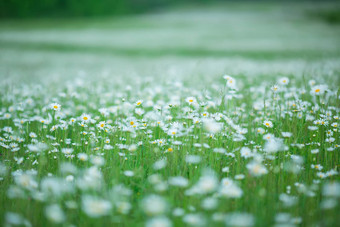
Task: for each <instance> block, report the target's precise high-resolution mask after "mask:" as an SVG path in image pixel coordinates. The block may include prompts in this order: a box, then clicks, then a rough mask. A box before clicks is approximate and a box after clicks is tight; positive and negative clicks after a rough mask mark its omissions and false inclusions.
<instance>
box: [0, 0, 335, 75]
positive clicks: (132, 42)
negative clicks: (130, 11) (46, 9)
mask: <svg viewBox="0 0 340 227" xmlns="http://www.w3.org/2000/svg"><path fill="white" fill-rule="evenodd" d="M337 7H339V5H336V4H335V3H324V4H321V3H287V4H283V3H281V4H280V3H257V4H256V3H242V4H241V3H239V4H235V3H234V4H233V3H229V4H221V5H212V6H209V7H208V6H206V7H196V8H194V7H187V8H174V9H170V10H167V11H164V12H159V13H153V14H147V15H137V16H130V17H126V18H124V17H123V18H122V17H117V18H101V19H61V20H57V19H51V20H42V19H40V20H39V19H31V20H25V21H3V22H1V23H0V50H1V51H0V60H1V65H0V67H1V68H0V70H1V71H0V72H1V76H2V77H5V78H6V77H16V76H19V77H21V76H23V77H26V78H29V80H32V78H33V77H40V76H43V77H45V76H47V75H49V74H61V75H64V76H66V77H69V76H70V75H75V73H77V72H78V71H79V70H83V71H86V72H91V74H97V73H101V72H103V71H110V72H111V71H112V72H119V73H128V74H130V73H131V72H135V73H136V72H138V73H147V74H148V75H157V76H160V74H162V75H163V76H165V77H167V76H168V75H169V74H172V73H171V72H173V71H174V70H175V71H176V73H175V74H176V75H178V76H180V77H182V76H183V74H184V75H186V76H189V77H190V76H191V75H197V74H205V73H206V72H208V73H209V76H210V77H211V76H214V75H220V74H221V73H224V72H230V73H247V74H248V75H249V74H251V75H256V74H271V73H277V72H279V71H280V72H282V73H292V72H294V73H295V74H300V73H301V72H302V71H304V70H310V69H311V68H313V69H314V68H315V67H317V68H320V67H319V66H321V68H323V66H326V65H327V67H328V66H329V67H331V68H338V67H339V56H340V52H339V50H340V44H339V43H340V41H339V37H340V29H339V24H337V23H333V24H331V23H328V22H327V20H324V19H323V18H320V17H317V16H313V15H315V14H316V13H315V12H319V11H321V12H324V11H326V12H327V10H331V9H334V8H335V9H336V8H337ZM178 71H179V72H178Z"/></svg>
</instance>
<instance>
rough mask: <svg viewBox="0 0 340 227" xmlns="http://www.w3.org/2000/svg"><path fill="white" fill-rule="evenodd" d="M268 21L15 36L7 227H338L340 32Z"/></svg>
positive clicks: (7, 134) (7, 66)
mask: <svg viewBox="0 0 340 227" xmlns="http://www.w3.org/2000/svg"><path fill="white" fill-rule="evenodd" d="M300 7H301V6H300ZM270 9H271V10H269V13H268V12H267V11H268V9H267V8H265V9H264V10H265V12H267V13H263V12H262V11H259V12H258V13H257V14H256V13H251V12H249V11H247V10H246V9H243V8H242V7H241V8H239V9H237V10H235V9H233V10H232V11H231V12H233V13H231V14H230V15H229V14H226V15H225V14H223V13H221V12H220V11H218V10H217V9H210V10H208V13H207V12H205V13H202V12H201V11H194V12H190V13H184V12H176V13H167V14H164V15H149V16H139V17H137V18H135V19H131V20H128V21H122V22H120V23H122V25H121V26H123V27H127V29H126V30H124V29H122V28H121V26H118V25H119V23H117V24H111V23H108V22H105V23H104V22H102V21H99V22H98V21H95V22H93V24H92V25H88V23H86V24H82V23H80V25H79V24H78V23H79V22H77V23H75V24H73V25H70V26H71V27H72V26H77V27H80V28H82V26H85V28H83V30H81V29H80V30H79V31H78V32H79V34H81V37H80V38H79V39H77V36H76V35H74V34H75V33H77V31H75V29H73V27H72V29H71V28H69V27H67V26H66V27H65V25H62V26H61V27H60V28H53V29H51V28H46V27H45V26H46V25H44V24H42V25H39V27H38V28H36V27H30V28H27V30H25V29H23V28H22V27H21V26H24V25H21V24H20V23H19V24H16V23H14V25H13V27H11V26H12V24H10V25H11V26H9V25H8V24H1V25H0V30H1V32H0V49H1V53H0V60H1V65H0V73H1V79H2V82H1V85H0V221H1V225H2V226H69V227H71V226H146V227H171V226H259V227H263V226H277V227H279V226H286V227H290V226H337V225H339V199H340V179H339V161H340V160H339V149H340V148H339V146H340V139H339V123H340V122H339V117H340V90H339V83H340V81H339V78H340V57H339V55H338V50H339V49H340V46H339V43H338V40H337V38H336V36H334V35H337V34H338V33H339V32H337V31H336V29H334V27H332V26H330V25H327V24H324V23H323V22H320V21H313V20H312V21H309V20H307V19H306V18H304V17H302V16H301V14H300V13H301V12H300V11H299V10H298V9H299V8H295V11H294V10H293V11H289V12H290V13H291V14H289V17H288V16H287V14H285V13H284V12H285V11H284V10H283V9H281V8H278V7H277V6H276V7H273V8H270ZM280 10H283V12H281V11H280ZM296 11H297V12H296ZM278 12H281V13H278ZM157 16H159V18H160V20H159V21H158V22H155V21H154V20H155V18H157ZM273 16H275V17H273ZM199 18H200V20H199V22H200V23H203V24H200V23H198V24H196V22H195V21H196V20H197V19H199ZM232 18H236V19H234V20H232ZM268 18H271V21H270V23H268V24H263V22H264V21H266V19H268ZM292 18H293V19H292ZM181 20H182V21H186V22H187V24H186V23H184V22H183V23H182V24H181V23H179V21H181ZM207 20H208V22H207ZM174 21H175V22H174ZM176 21H177V23H176ZM221 21H224V22H225V26H226V28H230V29H231V30H232V31H234V32H232V33H228V31H226V30H223V31H221V30H220V29H221V28H222V27H223V26H222V25H221ZM134 22H135V23H141V26H142V27H143V26H144V27H145V29H150V31H149V33H147V32H145V33H143V32H142V30H140V29H139V28H136V27H133V26H132V24H134ZM248 22H250V23H252V24H253V25H257V26H258V29H259V31H253V30H252V29H251V27H249V26H248ZM228 23H229V24H228ZM233 23H236V24H237V26H236V27H234V25H233ZM177 24H178V26H179V25H182V26H183V27H180V26H179V27H176V26H177ZM129 25H130V27H129ZM160 25H164V26H160ZM25 26H26V25H25ZM27 26H32V25H27ZM86 26H90V27H86ZM91 26H94V27H98V26H99V27H100V29H97V30H94V29H93V28H92V27H91ZM156 26H159V27H158V28H157V27H156ZM276 26H279V27H280V26H281V28H282V30H281V31H278V30H277V31H278V32H279V33H281V35H282V34H283V33H284V32H285V31H287V32H288V31H289V32H290V34H292V35H293V36H288V35H287V37H281V36H280V37H276V35H275V34H269V32H268V31H273V29H274V28H275V27H276ZM294 26H295V27H294ZM336 26H338V25H335V28H338V27H336ZM208 27H209V29H210V30H209V32H210V33H209V32H206V30H205V29H207V28H208ZM162 29H163V30H162ZM186 29H188V31H187V32H186V33H184V34H183V33H181V32H183V31H185V30H186ZM153 30H154V31H153ZM190 31H191V32H192V33H191V34H197V33H199V34H200V35H197V36H195V37H196V38H190V37H191V36H190ZM320 31H322V35H323V36H324V40H323V41H320V39H321V38H320V37H319V36H320V34H319V33H321V32H320ZM119 32H122V34H123V38H122V37H121V39H119V37H115V35H116V34H119ZM265 32H267V33H268V34H264V33H265ZM133 34H137V35H136V36H134V35H133ZM168 34H171V35H170V36H171V37H170V39H173V41H172V42H171V41H169V40H170V39H167V38H166V37H167V35H168ZM207 34H209V36H207ZM214 34H215V36H214ZM255 34H259V35H258V36H257V37H256V36H254V35H255ZM261 34H262V36H261ZM153 35H154V36H153ZM181 35H184V38H183V37H182V36H181ZM228 35H230V36H228ZM233 35H234V37H233ZM248 35H249V36H248ZM227 36H228V37H227ZM300 36H302V37H300ZM309 36H310V37H309ZM108 37H115V38H113V39H110V38H108ZM124 37H128V38H126V39H124ZM150 37H153V38H150ZM155 37H158V38H159V40H156V38H155ZM181 37H182V38H183V40H181ZM197 37H200V38H201V39H198V38H197ZM214 37H215V40H210V39H208V38H214ZM264 37H267V41H268V42H264V43H261V42H262V41H263V40H264ZM298 37H299V38H298ZM307 37H309V38H307ZM204 38H207V39H208V41H207V40H206V39H204ZM241 38H243V39H241ZM139 39H141V40H139ZM181 41H183V42H181ZM218 42H222V43H218ZM319 42H321V44H320V45H319V44H318V43H319ZM143 43H145V46H143V48H144V49H143V48H142V49H138V48H140V47H141V46H142V44H143ZM40 44H41V45H40ZM104 44H105V45H106V46H105V45H104ZM118 44H121V45H118ZM245 44H247V45H245ZM115 45H117V46H115ZM124 45H125V46H124ZM84 46H87V47H91V48H90V49H84V48H83V47H84ZM118 46H120V47H119V48H121V49H118V50H117V49H116V48H117V47H118ZM188 46H189V47H192V48H193V49H195V48H198V46H199V47H200V48H201V49H196V50H195V51H193V49H190V48H189V49H181V48H184V47H188ZM170 47H171V48H173V49H174V51H170V49H166V48H170ZM218 47H221V49H220V50H221V51H222V52H219V51H218V50H217V48H218ZM285 47H287V48H285ZM110 48H111V49H110ZM124 48H127V49H124ZM129 48H131V49H132V50H133V49H135V50H136V49H137V50H138V51H135V52H134V51H132V52H131V50H129ZM164 48H165V50H164ZM176 48H177V49H176ZM204 48H206V49H204ZM223 48H224V49H223ZM266 48H267V49H266ZM289 48H291V49H289ZM105 49H107V50H108V52H107V51H105ZM110 50H111V51H112V53H111V52H110ZM162 50H164V52H162ZM171 50H172V49H171ZM229 50H231V53H229V52H228V51H229ZM143 51H146V52H147V54H146V56H143V54H141V53H140V52H143ZM256 53H259V54H256ZM316 53H322V54H321V55H322V56H321V55H320V56H319V55H318V54H316ZM110 54H112V55H110Z"/></svg>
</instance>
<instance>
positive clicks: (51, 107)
mask: <svg viewBox="0 0 340 227" xmlns="http://www.w3.org/2000/svg"><path fill="white" fill-rule="evenodd" d="M60 108H61V105H60V104H59V103H52V104H50V109H52V110H55V111H60Z"/></svg>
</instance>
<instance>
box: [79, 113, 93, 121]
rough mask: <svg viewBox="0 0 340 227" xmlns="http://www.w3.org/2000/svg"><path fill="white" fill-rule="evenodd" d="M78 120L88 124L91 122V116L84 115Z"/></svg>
mask: <svg viewBox="0 0 340 227" xmlns="http://www.w3.org/2000/svg"><path fill="white" fill-rule="evenodd" d="M80 120H81V121H83V122H85V123H88V122H90V120H91V116H90V115H88V114H85V113H84V114H82V115H81V116H80Z"/></svg>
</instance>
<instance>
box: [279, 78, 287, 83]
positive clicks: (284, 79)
mask: <svg viewBox="0 0 340 227" xmlns="http://www.w3.org/2000/svg"><path fill="white" fill-rule="evenodd" d="M279 84H281V85H288V84H289V78H288V77H282V78H280V79H279Z"/></svg>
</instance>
